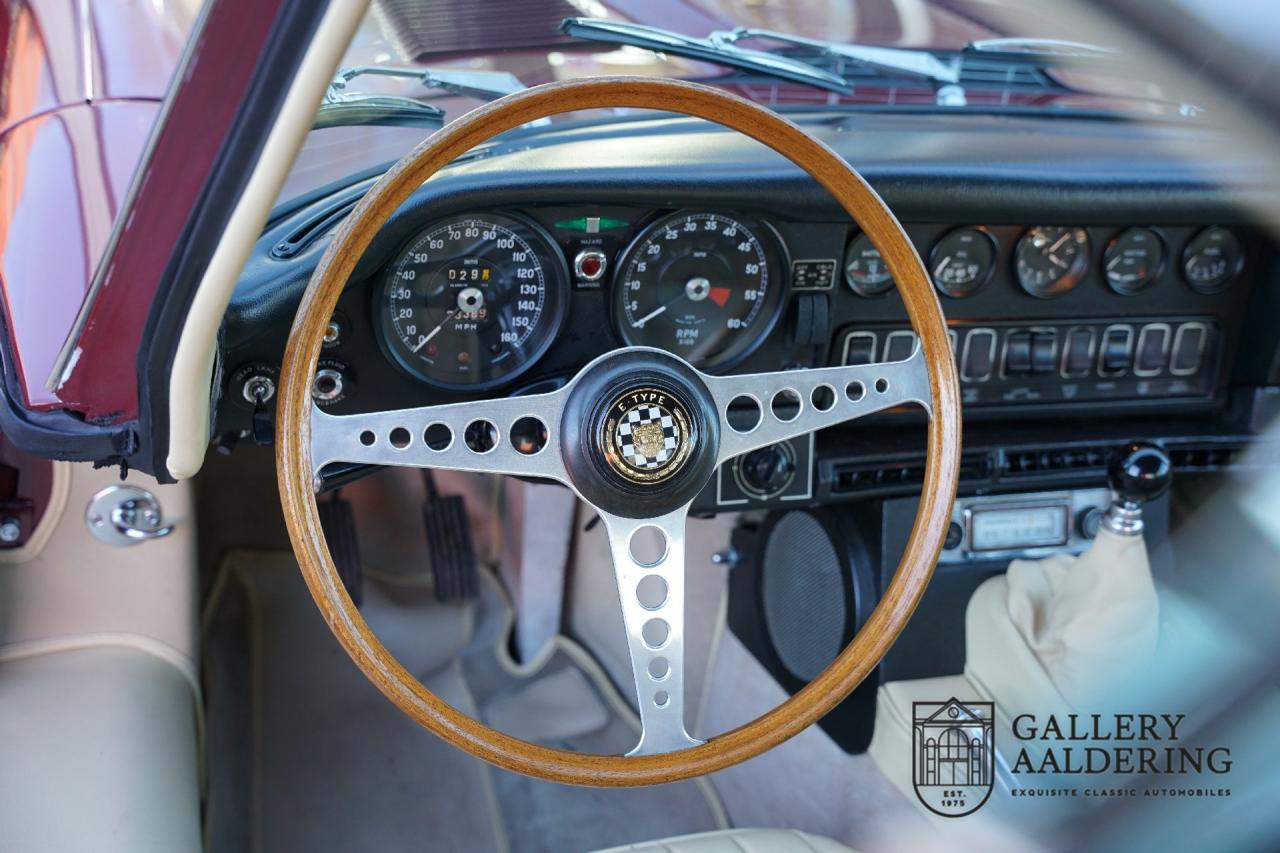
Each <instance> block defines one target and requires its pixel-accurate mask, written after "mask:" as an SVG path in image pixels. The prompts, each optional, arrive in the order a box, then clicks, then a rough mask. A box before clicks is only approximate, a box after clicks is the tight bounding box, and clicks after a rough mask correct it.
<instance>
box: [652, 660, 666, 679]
mask: <svg viewBox="0 0 1280 853" xmlns="http://www.w3.org/2000/svg"><path fill="white" fill-rule="evenodd" d="M670 674H671V664H670V663H668V662H667V659H666V658H654V659H653V660H651V661H649V677H650V678H652V679H653V680H654V681H661V680H662V679H664V678H666V677H667V676H668V675H670Z"/></svg>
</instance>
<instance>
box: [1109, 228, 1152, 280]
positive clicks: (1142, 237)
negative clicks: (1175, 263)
mask: <svg viewBox="0 0 1280 853" xmlns="http://www.w3.org/2000/svg"><path fill="white" fill-rule="evenodd" d="M1102 269H1103V271H1104V272H1105V273H1106V275H1107V284H1109V285H1111V289H1112V290H1114V291H1115V292H1116V293H1122V294H1124V295H1126V296H1128V295H1129V294H1132V293H1137V292H1138V291H1139V290H1142V288H1144V287H1146V286H1147V285H1149V284H1151V282H1153V281H1155V280H1156V277H1157V276H1158V275H1160V271H1161V270H1163V269H1164V241H1163V240H1161V239H1160V235H1159V234H1157V233H1156V232H1154V231H1152V230H1151V229H1150V228H1126V229H1125V230H1124V231H1121V232H1120V233H1119V234H1117V235H1116V236H1115V237H1113V238H1111V242H1110V243H1108V244H1107V249H1106V251H1105V252H1103V253H1102Z"/></svg>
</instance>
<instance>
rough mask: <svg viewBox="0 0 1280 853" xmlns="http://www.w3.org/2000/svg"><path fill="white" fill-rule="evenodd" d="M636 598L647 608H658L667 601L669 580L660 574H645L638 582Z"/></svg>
mask: <svg viewBox="0 0 1280 853" xmlns="http://www.w3.org/2000/svg"><path fill="white" fill-rule="evenodd" d="M636 598H637V599H639V601H640V606H641V607H643V608H644V609H645V610H657V609H658V608H659V607H661V606H662V605H664V604H666V603H667V582H666V581H664V580H663V579H662V578H661V577H659V576H658V575H645V576H644V577H642V578H640V583H638V584H636Z"/></svg>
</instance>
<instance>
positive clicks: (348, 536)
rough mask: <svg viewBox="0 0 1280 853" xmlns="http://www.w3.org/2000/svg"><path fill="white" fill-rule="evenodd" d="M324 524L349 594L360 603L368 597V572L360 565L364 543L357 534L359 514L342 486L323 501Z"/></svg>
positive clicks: (319, 507) (334, 561)
mask: <svg viewBox="0 0 1280 853" xmlns="http://www.w3.org/2000/svg"><path fill="white" fill-rule="evenodd" d="M316 509H317V510H319V512H320V527H321V528H322V529H323V530H324V538H325V539H326V540H327V541H328V543H329V553H330V554H332V555H333V564H334V566H336V567H337V569H338V577H339V578H340V579H341V580H342V585H343V586H344V587H346V590H347V595H349V596H351V601H352V602H353V603H354V604H355V606H356V607H359V606H360V605H361V603H363V601H364V573H363V572H362V571H361V569H360V544H359V540H358V539H357V538H356V518H355V513H353V512H352V511H351V503H350V502H349V501H345V500H343V499H342V490H341V489H339V490H337V491H335V492H334V493H333V497H332V498H330V499H329V500H327V501H319V502H318V503H317V504H316Z"/></svg>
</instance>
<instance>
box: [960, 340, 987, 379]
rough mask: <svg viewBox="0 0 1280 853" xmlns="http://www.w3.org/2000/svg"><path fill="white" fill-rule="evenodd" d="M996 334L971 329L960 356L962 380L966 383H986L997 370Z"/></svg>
mask: <svg viewBox="0 0 1280 853" xmlns="http://www.w3.org/2000/svg"><path fill="white" fill-rule="evenodd" d="M995 362H996V332H995V330H994V329H970V330H969V334H968V335H966V336H965V339H964V351H963V352H962V353H961V356H960V378H961V379H962V380H964V381H965V382H986V381H987V380H988V379H990V378H991V373H992V371H994V370H995Z"/></svg>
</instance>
